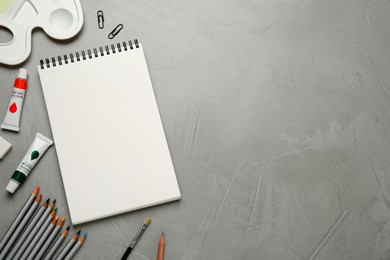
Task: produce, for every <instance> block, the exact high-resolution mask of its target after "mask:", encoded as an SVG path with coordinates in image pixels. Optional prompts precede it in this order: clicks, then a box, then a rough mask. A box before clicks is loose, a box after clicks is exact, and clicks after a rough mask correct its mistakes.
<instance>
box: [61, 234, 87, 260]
mask: <svg viewBox="0 0 390 260" xmlns="http://www.w3.org/2000/svg"><path fill="white" fill-rule="evenodd" d="M85 239H87V233H84V236H83V237H81V238H80V239H79V241H78V242H77V244H76V245H75V246H74V247H73V248H72V250H70V252H69V253H68V254H67V255H66V256H65V258H64V260H71V259H72V258H73V257H74V255H75V254H76V253H77V251H79V249H80V247H81V246H82V245H83V244H84V241H85Z"/></svg>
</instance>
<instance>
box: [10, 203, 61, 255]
mask: <svg viewBox="0 0 390 260" xmlns="http://www.w3.org/2000/svg"><path fill="white" fill-rule="evenodd" d="M55 202H56V201H55V200H54V201H53V202H51V203H50V204H49V206H48V207H47V208H46V210H45V212H44V213H43V214H42V216H41V218H40V219H39V221H38V223H37V224H36V225H35V226H34V228H33V230H32V231H31V233H30V234H29V235H28V237H27V239H26V240H25V241H22V245H21V246H20V249H19V250H18V252H17V253H16V256H15V259H24V258H23V257H22V256H23V254H24V252H26V250H27V249H28V247H29V245H30V244H31V243H32V241H33V240H34V238H35V236H36V235H37V234H38V232H39V230H40V229H41V227H42V226H43V225H44V224H45V221H47V219H48V218H49V216H50V214H53V216H52V218H54V215H55V213H52V212H53V211H54V210H53V208H54V205H55ZM25 257H27V255H26V256H25Z"/></svg>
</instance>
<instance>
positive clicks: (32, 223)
mask: <svg viewBox="0 0 390 260" xmlns="http://www.w3.org/2000/svg"><path fill="white" fill-rule="evenodd" d="M49 201H50V199H47V200H46V202H45V203H43V205H42V206H41V207H40V208H39V210H38V212H37V213H36V214H35V216H34V217H33V219H32V220H31V221H30V223H29V224H28V225H27V227H26V229H25V230H24V231H23V234H22V236H21V237H20V238H19V239H18V241H17V242H16V245H15V246H14V247H13V248H12V250H11V252H10V253H9V254H8V256H7V258H6V260H12V259H18V258H19V257H20V255H19V256H18V258H16V257H15V258H14V256H15V254H17V253H18V252H19V249H20V247H21V246H22V245H23V242H24V241H26V239H27V237H28V235H29V234H31V231H32V230H33V228H34V227H35V225H36V224H37V223H38V221H39V220H40V218H41V217H42V214H44V212H45V210H46V209H47V206H48V204H49ZM47 214H49V212H48V213H47Z"/></svg>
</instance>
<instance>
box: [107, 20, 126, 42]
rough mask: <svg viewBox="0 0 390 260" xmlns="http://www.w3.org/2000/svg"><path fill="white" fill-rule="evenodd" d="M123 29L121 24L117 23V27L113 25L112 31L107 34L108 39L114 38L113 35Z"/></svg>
mask: <svg viewBox="0 0 390 260" xmlns="http://www.w3.org/2000/svg"><path fill="white" fill-rule="evenodd" d="M122 29H123V24H118V26H117V27H115V29H114V30H112V32H110V34H109V35H108V38H109V39H114V37H115V36H116V35H117V34H118V33H119V32H120V31H121V30H122Z"/></svg>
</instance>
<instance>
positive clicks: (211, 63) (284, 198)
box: [0, 0, 390, 259]
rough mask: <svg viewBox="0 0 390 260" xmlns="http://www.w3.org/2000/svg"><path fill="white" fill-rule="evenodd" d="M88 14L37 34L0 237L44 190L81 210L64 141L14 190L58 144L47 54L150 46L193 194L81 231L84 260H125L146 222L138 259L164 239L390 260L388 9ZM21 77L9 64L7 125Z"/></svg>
mask: <svg viewBox="0 0 390 260" xmlns="http://www.w3.org/2000/svg"><path fill="white" fill-rule="evenodd" d="M82 5H83V8H84V15H85V24H84V28H83V30H82V32H81V33H80V34H79V35H78V37H76V38H75V39H74V40H73V41H69V42H66V43H63V42H54V41H53V40H51V39H49V38H48V37H47V36H46V35H45V34H44V33H43V32H42V31H40V30H36V31H35V33H34V36H33V48H32V55H31V56H30V58H29V60H28V61H27V62H25V63H24V64H23V66H24V67H26V68H28V69H29V71H30V80H29V88H28V91H27V96H26V99H25V106H24V109H23V115H22V122H21V131H20V133H19V134H15V133H11V132H5V131H1V133H0V134H1V136H3V137H4V138H6V139H7V140H9V141H10V142H11V143H12V144H13V145H14V148H13V149H12V151H11V152H10V153H9V154H8V155H7V156H6V157H5V159H4V160H2V161H1V162H0V189H1V190H2V192H0V205H1V208H0V210H1V212H0V213H1V214H0V235H3V234H4V233H5V231H6V229H7V227H8V225H9V223H10V222H11V220H12V219H13V218H14V217H15V215H16V214H17V212H18V210H19V209H20V207H21V205H22V204H23V203H24V201H25V198H26V197H27V195H28V194H29V193H30V192H31V191H32V190H33V189H34V188H35V187H36V186H37V185H41V187H42V192H43V193H44V195H46V196H50V197H51V198H57V201H58V204H57V205H58V207H59V214H60V215H61V216H62V215H66V216H67V215H68V211H67V206H66V199H65V196H64V190H63V186H62V182H61V177H60V171H59V167H58V162H57V159H56V153H55V147H52V148H50V150H49V151H48V152H47V154H46V155H45V156H44V158H43V159H42V160H41V162H40V163H39V164H38V165H37V167H36V168H35V169H34V171H33V173H32V174H31V176H30V177H29V178H28V180H27V182H26V183H25V185H23V187H21V188H20V189H19V190H18V191H17V192H16V194H15V195H14V196H12V197H10V196H8V194H7V193H6V192H5V190H4V188H5V186H6V184H7V182H8V180H9V178H10V175H11V174H12V172H13V171H14V169H15V168H16V167H17V165H18V163H19V161H20V160H21V158H22V157H23V155H24V153H25V152H26V150H27V149H28V146H29V145H30V143H31V141H32V139H33V137H34V135H35V133H36V132H37V131H39V132H41V133H43V134H45V135H48V136H51V131H50V126H49V122H48V118H47V114H46V109H45V104H44V100H43V96H42V90H41V86H40V83H39V79H38V74H37V70H36V68H35V66H36V65H37V64H38V62H39V59H40V58H43V57H47V56H53V55H54V56H56V55H60V54H66V53H70V52H73V51H78V50H83V49H87V48H91V47H95V46H100V45H105V44H111V43H116V42H118V41H122V40H128V39H134V38H138V39H139V40H140V41H141V42H142V43H143V46H144V50H145V54H146V59H147V62H148V64H149V69H150V73H151V77H152V81H153V86H154V89H155V94H156V98H157V101H158V105H159V108H160V112H161V117H162V120H163V124H164V127H165V131H166V136H167V139H168V143H169V146H170V150H171V154H172V158H173V161H174V165H175V169H176V174H177V178H178V181H179V185H180V188H181V191H182V200H181V201H179V202H174V203H169V204H165V205H161V206H156V207H153V208H149V209H144V210H139V211H136V212H132V213H127V214H123V215H120V216H117V217H111V218H107V219H104V220H100V221H95V222H92V223H89V224H85V225H80V226H76V227H74V228H73V229H72V230H77V229H79V228H81V229H82V230H83V231H87V232H88V234H89V237H88V240H87V242H86V243H85V245H84V247H83V248H82V250H81V251H80V252H79V253H78V255H77V257H76V258H77V259H118V258H119V257H120V256H121V255H122V253H123V252H124V250H125V248H126V247H127V244H128V243H129V241H130V240H131V239H132V238H133V236H134V235H135V233H136V231H137V230H138V228H139V226H140V225H141V223H142V222H143V220H144V218H145V217H146V216H150V217H151V218H152V224H151V226H150V227H149V228H148V230H147V231H146V232H145V234H144V236H143V237H142V239H141V241H140V242H139V244H137V246H136V248H135V250H134V251H133V253H132V255H131V257H130V259H155V258H156V254H157V244H158V239H159V235H160V233H161V231H164V233H165V234H166V240H167V242H166V259H389V258H390V221H389V212H390V194H389V189H390V177H389V171H390V169H389V160H388V157H389V152H390V143H389V141H390V130H389V129H390V117H389V111H390V73H389V71H390V51H389V50H390V34H389V25H390V16H389V13H390V1H388V0H364V1H362V0H329V1H328V0H322V1H321V0H317V1H313V0H302V1H301V0H263V1H246V0H244V1H243V0H223V1H221V0H215V1H207V0H198V1H178V0H160V1H159V0H150V1H145V0H143V1H125V0H122V1H120V0H110V1H104V0H85V1H82ZM99 9H100V10H103V11H104V14H105V21H106V22H105V29H104V30H100V29H98V26H97V22H96V12H97V10H99ZM119 23H122V24H123V25H124V29H123V30H122V31H121V32H120V34H119V35H118V36H117V37H116V38H115V39H114V40H109V39H108V38H107V35H108V33H109V32H110V31H111V29H113V28H114V27H115V26H116V25H117V24H119ZM16 74H17V68H10V67H5V66H1V67H0V112H1V116H3V115H4V113H5V109H6V106H7V104H8V100H9V95H10V87H11V84H12V83H13V80H14V77H15V76H16ZM75 98H77V93H75ZM80 105H81V106H82V101H80ZM102 120H107V119H105V118H102ZM80 127H82V126H80ZM116 127H120V122H118V124H115V125H113V131H115V128H116ZM80 174H82V173H80ZM87 195H88V194H83V191H82V190H80V196H87ZM85 206H86V207H88V205H85Z"/></svg>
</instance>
